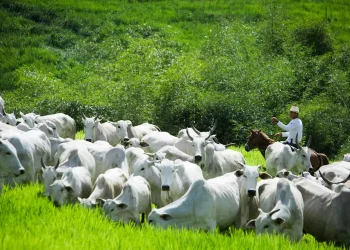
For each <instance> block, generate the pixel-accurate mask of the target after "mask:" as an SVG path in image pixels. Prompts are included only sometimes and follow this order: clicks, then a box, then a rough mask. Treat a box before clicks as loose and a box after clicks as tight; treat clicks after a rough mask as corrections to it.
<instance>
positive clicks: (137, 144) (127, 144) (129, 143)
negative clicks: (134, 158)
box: [123, 138, 140, 148]
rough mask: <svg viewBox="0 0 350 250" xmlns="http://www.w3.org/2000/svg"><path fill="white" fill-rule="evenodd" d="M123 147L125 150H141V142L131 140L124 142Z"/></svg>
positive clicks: (136, 139) (134, 139)
mask: <svg viewBox="0 0 350 250" xmlns="http://www.w3.org/2000/svg"><path fill="white" fill-rule="evenodd" d="M123 145H124V146H125V148H130V147H134V148H139V147H140V140H139V139H138V138H130V139H129V140H128V141H124V142H123Z"/></svg>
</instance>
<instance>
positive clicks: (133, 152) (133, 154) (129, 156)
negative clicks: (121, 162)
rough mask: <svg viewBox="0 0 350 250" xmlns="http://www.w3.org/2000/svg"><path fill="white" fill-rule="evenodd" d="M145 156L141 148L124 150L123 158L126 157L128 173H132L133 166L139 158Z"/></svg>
mask: <svg viewBox="0 0 350 250" xmlns="http://www.w3.org/2000/svg"><path fill="white" fill-rule="evenodd" d="M144 155H145V151H144V150H143V149H142V148H135V147H131V148H127V149H126V150H125V157H126V165H127V166H128V168H129V173H130V174H133V173H134V165H135V163H136V161H137V160H139V158H143V157H144Z"/></svg>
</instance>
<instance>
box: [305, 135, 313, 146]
mask: <svg viewBox="0 0 350 250" xmlns="http://www.w3.org/2000/svg"><path fill="white" fill-rule="evenodd" d="M311 140H312V135H310V137H309V140H307V143H306V147H308V148H309V147H310V145H311Z"/></svg>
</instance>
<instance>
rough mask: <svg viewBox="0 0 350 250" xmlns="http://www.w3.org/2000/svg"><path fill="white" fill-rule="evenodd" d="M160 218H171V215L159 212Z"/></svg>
mask: <svg viewBox="0 0 350 250" xmlns="http://www.w3.org/2000/svg"><path fill="white" fill-rule="evenodd" d="M160 218H161V219H162V220H171V219H172V218H173V217H172V216H171V215H170V214H161V215H160Z"/></svg>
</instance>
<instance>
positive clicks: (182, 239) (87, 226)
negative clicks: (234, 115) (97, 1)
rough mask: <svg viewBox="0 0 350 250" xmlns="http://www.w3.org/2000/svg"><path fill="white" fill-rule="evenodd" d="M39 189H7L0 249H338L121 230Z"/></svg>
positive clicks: (306, 241)
mask: <svg viewBox="0 0 350 250" xmlns="http://www.w3.org/2000/svg"><path fill="white" fill-rule="evenodd" d="M235 149H236V150H239V151H241V152H242V153H243V154H244V156H245V158H246V160H247V162H248V164H249V165H257V164H264V160H263V158H262V156H261V155H260V152H258V151H252V152H249V153H247V152H245V151H244V149H242V148H235ZM42 190H43V187H42V185H39V184H35V185H30V186H23V187H17V188H15V189H12V190H8V189H7V188H5V190H4V192H3V194H2V196H1V198H0V225H1V227H0V249H4V250H7V249H11V250H15V249H271V250H279V249H327V250H330V249H338V248H336V247H334V246H333V245H329V244H325V243H318V242H316V241H315V240H314V238H313V237H312V236H310V235H305V236H304V238H303V240H302V241H301V242H300V243H290V242H289V241H287V240H285V239H284V238H283V237H281V236H256V235H255V233H254V232H248V233H245V232H243V231H241V230H235V229H232V230H230V231H229V232H227V233H226V234H222V233H219V232H217V233H214V234H208V233H204V232H198V231H188V230H172V229H168V230H160V229H154V228H152V227H150V226H148V225H147V224H146V225H144V226H142V227H136V226H133V225H125V226H121V225H117V224H114V223H113V222H111V221H109V220H107V219H105V218H104V217H103V214H102V211H100V210H87V209H84V208H81V207H80V206H79V205H74V206H65V207H62V208H56V207H54V206H53V205H52V203H50V201H49V200H48V199H46V198H43V197H41V196H40V193H41V192H42Z"/></svg>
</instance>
